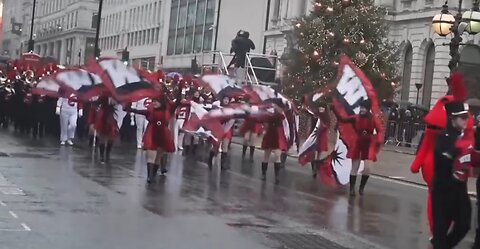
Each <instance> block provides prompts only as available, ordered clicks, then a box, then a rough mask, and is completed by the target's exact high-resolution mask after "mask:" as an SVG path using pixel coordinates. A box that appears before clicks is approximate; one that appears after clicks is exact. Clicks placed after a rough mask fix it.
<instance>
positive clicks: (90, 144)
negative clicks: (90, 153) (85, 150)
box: [88, 136, 94, 148]
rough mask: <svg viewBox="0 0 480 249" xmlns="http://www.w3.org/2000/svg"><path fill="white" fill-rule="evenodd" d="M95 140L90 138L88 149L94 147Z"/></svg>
mask: <svg viewBox="0 0 480 249" xmlns="http://www.w3.org/2000/svg"><path fill="white" fill-rule="evenodd" d="M93 140H94V139H93V136H90V137H89V138H88V147H90V148H92V147H93Z"/></svg>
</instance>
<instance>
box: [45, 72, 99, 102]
mask: <svg viewBox="0 0 480 249" xmlns="http://www.w3.org/2000/svg"><path fill="white" fill-rule="evenodd" d="M52 79H53V80H55V82H57V84H58V85H59V86H60V89H61V92H62V93H61V95H65V96H70V95H71V94H75V95H76V96H77V97H78V98H79V99H80V100H82V101H88V100H90V99H92V98H93V97H95V96H98V95H100V94H102V92H103V91H104V90H105V88H104V87H103V85H102V81H101V79H100V77H99V76H98V75H96V74H93V73H90V72H88V71H86V70H83V69H64V70H61V71H58V72H57V73H55V74H54V75H53V76H52Z"/></svg>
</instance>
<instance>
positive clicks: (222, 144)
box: [208, 96, 235, 170]
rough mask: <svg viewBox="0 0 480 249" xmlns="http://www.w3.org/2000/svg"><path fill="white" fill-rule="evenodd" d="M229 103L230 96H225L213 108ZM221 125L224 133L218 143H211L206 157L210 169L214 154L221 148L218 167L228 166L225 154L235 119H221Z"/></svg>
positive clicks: (223, 168) (225, 168) (226, 154)
mask: <svg viewBox="0 0 480 249" xmlns="http://www.w3.org/2000/svg"><path fill="white" fill-rule="evenodd" d="M228 104H230V98H229V97H227V96H225V97H223V98H222V99H221V102H220V106H218V104H216V103H214V105H213V106H214V108H215V107H217V108H223V107H226V106H228ZM221 123H222V125H223V131H224V135H223V137H222V138H221V140H220V141H219V143H218V144H215V145H212V148H211V150H210V155H209V157H208V168H209V169H212V166H213V158H214V157H215V155H217V154H218V152H219V151H220V149H221V153H220V169H221V170H227V169H228V168H229V165H228V162H227V156H228V149H229V145H230V141H231V140H232V137H233V125H234V123H235V119H227V120H222V121H221Z"/></svg>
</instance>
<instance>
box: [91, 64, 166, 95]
mask: <svg viewBox="0 0 480 249" xmlns="http://www.w3.org/2000/svg"><path fill="white" fill-rule="evenodd" d="M88 69H89V71H90V72H93V73H95V74H97V75H98V76H100V78H101V80H102V82H103V84H104V85H105V87H106V88H107V89H108V90H109V91H110V93H111V94H112V96H113V97H114V98H115V99H117V100H118V101H119V102H121V103H132V102H136V101H139V100H141V99H144V98H156V97H159V96H160V94H161V93H160V92H159V91H157V90H155V89H154V86H153V84H152V82H149V81H147V80H146V79H144V78H143V77H141V75H140V74H139V73H138V71H137V70H135V69H134V68H133V67H129V66H127V65H125V64H124V63H123V62H122V61H120V60H118V59H110V58H101V59H99V60H91V61H90V62H89V64H88Z"/></svg>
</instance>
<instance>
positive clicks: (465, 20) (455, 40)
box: [432, 0, 480, 72]
mask: <svg viewBox="0 0 480 249" xmlns="http://www.w3.org/2000/svg"><path fill="white" fill-rule="evenodd" d="M462 3H463V0H459V1H458V10H457V14H456V15H455V16H453V15H452V14H450V12H449V11H448V2H445V4H444V5H443V6H442V12H441V13H440V14H437V15H435V16H434V17H433V20H432V28H433V32H435V33H436V34H438V35H439V36H442V37H445V36H447V35H449V34H450V33H452V34H453V37H452V39H451V41H450V43H448V44H443V45H448V46H449V48H450V56H451V59H450V61H449V62H448V68H449V69H450V72H454V71H455V70H456V69H457V68H458V62H459V61H460V53H459V51H458V49H459V47H460V45H464V43H462V34H463V32H465V31H467V32H468V33H469V34H476V33H479V32H480V12H479V0H475V1H474V3H473V8H472V10H471V11H466V12H465V13H464V14H463V15H462Z"/></svg>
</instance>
